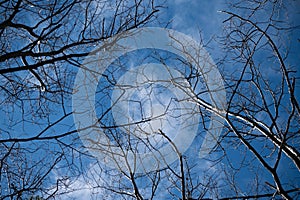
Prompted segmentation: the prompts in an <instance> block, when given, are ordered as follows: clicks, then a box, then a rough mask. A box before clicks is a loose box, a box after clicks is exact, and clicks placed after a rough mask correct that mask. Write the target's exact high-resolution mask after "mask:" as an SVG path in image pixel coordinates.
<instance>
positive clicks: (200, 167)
mask: <svg viewBox="0 0 300 200" xmlns="http://www.w3.org/2000/svg"><path fill="white" fill-rule="evenodd" d="M167 6H168V8H166V9H163V10H162V12H163V13H162V17H163V20H164V21H171V23H170V25H169V26H168V28H170V29H174V30H176V31H179V32H182V33H184V34H187V35H189V36H191V37H192V38H193V39H194V40H196V41H200V40H202V42H203V44H207V43H208V45H207V47H206V50H207V51H208V53H209V54H210V56H211V57H212V59H213V60H215V62H216V63H218V61H220V60H221V59H222V56H223V55H224V52H223V51H222V50H221V46H220V44H219V43H218V42H217V40H218V37H219V36H220V34H222V30H223V29H222V28H223V27H224V24H223V23H222V22H223V21H224V19H226V18H227V15H226V14H224V13H220V12H218V11H220V10H223V9H224V8H226V6H225V4H224V3H223V1H222V2H221V1H219V0H209V1H208V0H203V1H199V0H190V1H185V0H174V1H167ZM297 8H300V2H299V1H293V4H291V5H290V6H289V7H288V8H287V9H288V11H287V13H288V14H289V16H290V17H289V18H287V17H286V15H285V13H282V14H281V15H280V16H281V17H282V18H283V19H286V20H288V21H289V22H290V23H291V24H292V25H298V24H299V21H300V17H299V16H300V14H299V11H298V10H297ZM108 13H109V11H108ZM261 17H262V18H263V16H261ZM297 23H298V24H297ZM152 25H153V26H159V25H157V24H151V26H152ZM299 35H300V31H299V30H298V31H297V32H293V33H291V34H287V35H284V36H283V37H282V38H281V40H280V41H276V42H278V44H287V45H288V46H289V47H290V54H289V56H288V57H287V63H289V64H290V65H292V66H294V67H295V68H296V69H297V73H298V74H299V71H300V70H299V64H300V59H299V58H300V45H299V44H300V42H299V41H298V39H300V36H299ZM296 41H298V42H296ZM257 59H261V60H264V59H265V58H264V55H259V56H258V57H257ZM130 64H132V63H130ZM237 66H238V65H233V64H232V63H225V64H224V63H223V65H222V66H218V67H220V70H221V69H222V70H225V71H222V72H224V73H225V74H230V73H231V72H233V71H234V70H236V69H235V67H237ZM237 71H239V70H237ZM268 72H270V70H268V69H266V73H268ZM272 73H273V72H272ZM299 75H300V74H299ZM20 76H22V77H27V76H29V75H28V74H26V75H24V74H21V75H20ZM31 78H33V77H31ZM27 80H28V79H27ZM29 80H30V79H29ZM32 81H34V80H32ZM274 81H276V80H275V78H274ZM298 88H300V85H298ZM296 93H298V94H299V95H298V96H300V92H299V90H298V91H296ZM32 94H34V95H36V96H38V95H39V94H40V93H39V91H34V92H33V93H32ZM66 104H71V101H70V99H68V101H66ZM28 107H29V105H28ZM53 107H55V105H53ZM67 107H68V109H70V105H68V106H67ZM29 110H30V109H29ZM69 111H70V110H69ZM10 112H14V113H15V116H14V118H13V119H14V122H16V120H17V119H18V120H21V116H20V115H19V113H21V110H18V109H17V108H16V109H15V110H14V111H12V110H10ZM1 116H4V117H2V119H1V123H2V124H5V125H8V123H13V122H12V121H11V120H10V119H8V118H6V117H5V113H3V112H2V111H1ZM52 117H53V119H54V118H57V117H59V115H58V116H55V115H54V116H52ZM18 120H17V121H18ZM33 120H34V119H33ZM63 122H64V123H65V124H68V125H69V126H61V127H56V129H59V130H60V131H62V130H66V131H67V130H69V129H70V128H74V124H73V119H72V118H71V116H70V117H69V118H67V120H65V121H63ZM46 123H47V122H43V121H41V124H40V125H37V124H35V125H32V126H30V125H28V124H27V125H26V126H24V124H22V123H19V125H17V126H14V130H11V131H13V133H14V134H15V136H19V135H22V136H25V135H23V133H28V132H31V131H33V130H35V131H38V130H42V129H43V125H44V124H46ZM20 130H22V131H20ZM28 130H30V131H28ZM52 131H55V129H53V130H52ZM201 131H202V132H203V130H201ZM48 134H51V131H49V132H48ZM4 135H5V133H4ZM75 138H76V136H75ZM71 139H72V138H67V139H66V140H65V141H66V142H68V141H69V140H71ZM202 140H203V136H201V135H197V137H196V138H195V140H194V142H193V143H192V145H191V146H190V148H189V149H188V150H187V152H186V155H187V157H188V161H189V163H190V164H191V165H195V167H194V169H193V170H194V172H197V173H196V175H194V178H195V179H196V178H199V177H200V179H203V180H205V179H206V178H208V175H212V176H213V177H215V179H218V180H220V181H219V182H218V185H219V186H220V187H221V188H222V191H224V192H225V193H226V192H227V189H228V188H227V186H226V185H223V184H224V182H223V181H222V180H223V179H225V177H226V175H225V174H224V173H223V172H221V171H222V170H223V169H224V168H226V166H227V165H229V164H230V163H235V164H236V165H237V166H239V165H240V164H241V163H242V161H243V162H244V163H243V164H245V165H247V164H249V163H252V164H253V163H254V165H256V166H257V168H255V169H256V170H257V169H258V170H261V171H260V173H261V177H259V178H260V180H261V181H269V182H272V181H271V180H272V179H271V177H270V175H269V174H267V173H266V172H265V171H264V170H263V169H262V167H261V166H260V164H259V163H258V162H257V161H256V160H253V156H252V155H251V154H249V155H248V154H247V155H246V156H245V155H244V150H245V149H244V147H243V146H242V145H241V146H238V145H237V146H238V147H237V148H230V145H228V146H226V145H225V146H224V148H228V160H224V161H222V162H220V163H219V164H217V165H213V162H212V161H211V160H215V159H218V158H220V157H221V156H222V152H216V153H214V154H212V155H210V156H208V157H206V158H204V159H203V158H199V148H200V146H201V145H199V143H201V142H202ZM48 145H51V144H48ZM80 145H81V144H78V146H80ZM257 146H259V144H257ZM55 148H57V147H55ZM55 148H54V151H55ZM58 151H59V148H58ZM42 155H43V154H41V155H40V156H42ZM244 156H245V159H244ZM37 158H38V157H37ZM283 160H284V161H285V160H287V159H286V158H284V159H283ZM84 164H87V166H86V167H85V169H86V171H84V172H83V173H82V174H81V175H80V176H79V177H78V178H77V179H75V180H71V179H70V180H67V181H66V182H68V181H69V182H68V183H72V184H71V188H73V189H78V188H80V189H81V190H78V191H76V192H74V193H72V194H70V195H66V196H65V197H63V199H64V198H67V197H70V198H76V199H80V198H81V199H82V198H88V197H89V196H90V195H91V194H92V193H94V192H99V193H100V196H101V195H104V196H109V195H110V194H109V192H107V191H105V190H101V189H92V188H93V186H94V185H96V183H98V182H101V181H103V182H102V183H104V184H105V181H107V182H109V184H113V183H114V179H112V176H107V175H106V174H105V173H102V171H101V170H102V169H100V168H99V166H97V165H95V164H94V162H89V161H87V162H86V163H85V162H84ZM285 164H286V163H284V162H282V163H281V165H280V168H279V170H280V171H281V172H284V174H285V176H286V179H289V178H292V176H293V175H294V174H295V172H297V171H293V170H288V171H287V172H286V170H285ZM174 165H176V164H174ZM99 171H101V173H99ZM255 172H256V171H251V170H249V169H246V168H245V169H244V170H241V171H240V172H239V173H238V175H237V178H238V180H237V181H238V182H239V183H240V185H239V187H240V188H239V189H240V190H241V191H244V189H246V188H247V187H250V186H251V185H252V182H249V180H250V178H252V176H254V175H255ZM64 173H66V171H59V170H57V171H54V172H53V174H52V176H53V177H52V178H53V180H55V179H56V178H61V177H62V176H63V175H64ZM99 175H100V176H99ZM298 175H299V174H298ZM98 176H99V177H98ZM86 177H89V178H91V179H86ZM205 181H209V180H205ZM251 181H252V180H251ZM163 184H164V183H163ZM145 193H146V192H145ZM158 196H159V197H160V198H161V199H163V198H164V199H168V198H169V199H171V197H170V196H168V194H167V193H166V191H164V190H163V189H161V190H159V191H158ZM208 196H209V195H208ZM112 198H113V197H112Z"/></svg>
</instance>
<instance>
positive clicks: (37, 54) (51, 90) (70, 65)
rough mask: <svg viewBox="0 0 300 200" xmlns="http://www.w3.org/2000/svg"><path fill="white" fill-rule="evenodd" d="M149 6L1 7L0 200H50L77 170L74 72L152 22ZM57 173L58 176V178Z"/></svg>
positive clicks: (69, 2) (71, 0) (154, 8)
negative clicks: (114, 40) (93, 54)
mask: <svg viewBox="0 0 300 200" xmlns="http://www.w3.org/2000/svg"><path fill="white" fill-rule="evenodd" d="M159 8H160V6H159V5H157V4H156V2H154V1H151V0H150V1H133V2H132V1H123V0H120V1H118V0H116V1H77V0H65V1H27V0H26V1H24V0H18V1H5V0H4V1H1V2H0V12H1V22H0V40H1V56H0V62H1V67H0V74H1V75H0V76H1V78H0V80H1V84H0V87H1V90H0V93H1V95H0V96H1V97H0V102H1V103H0V104H1V128H0V134H1V138H0V149H1V156H0V159H1V163H0V180H1V186H0V196H1V197H0V198H1V199H29V198H30V197H31V196H35V197H38V196H40V197H43V198H45V199H46V198H51V197H53V196H55V195H56V193H59V191H58V189H59V188H60V186H61V185H63V184H66V180H67V177H68V176H74V177H76V176H77V175H78V174H80V173H82V171H81V167H80V166H81V165H82V162H83V161H81V157H82V156H83V155H85V151H84V150H83V149H82V148H81V146H82V145H81V143H80V140H79V138H78V135H77V130H76V129H75V127H74V126H73V125H72V118H71V117H72V110H71V105H70V98H71V94H72V89H73V88H72V84H73V80H74V76H75V75H76V71H77V68H78V67H79V66H80V64H81V61H82V60H83V59H84V57H85V56H86V55H88V54H89V52H90V51H91V49H92V48H94V46H96V45H99V44H101V42H102V41H103V40H104V39H106V38H109V37H111V36H113V35H115V34H118V33H121V32H123V31H126V30H130V29H133V28H138V27H141V26H144V25H145V24H146V23H150V22H151V21H153V20H155V18H156V13H157V12H158V11H159ZM58 171H61V173H62V174H64V175H62V176H61V175H60V174H57V175H55V174H56V173H58Z"/></svg>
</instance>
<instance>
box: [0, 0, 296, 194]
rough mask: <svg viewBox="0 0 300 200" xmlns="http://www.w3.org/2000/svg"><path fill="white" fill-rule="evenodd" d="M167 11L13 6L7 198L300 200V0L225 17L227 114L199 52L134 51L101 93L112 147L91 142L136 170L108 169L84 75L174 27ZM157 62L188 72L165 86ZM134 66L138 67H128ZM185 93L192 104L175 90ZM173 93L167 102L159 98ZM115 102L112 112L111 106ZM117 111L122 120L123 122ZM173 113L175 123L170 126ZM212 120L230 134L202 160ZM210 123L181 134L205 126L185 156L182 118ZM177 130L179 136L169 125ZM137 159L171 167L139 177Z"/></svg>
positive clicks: (3, 153) (124, 1)
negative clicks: (138, 38)
mask: <svg viewBox="0 0 300 200" xmlns="http://www.w3.org/2000/svg"><path fill="white" fill-rule="evenodd" d="M164 3H165V2H162V1H157V2H156V1H154V0H134V1H131V0H113V1H106V0H103V1H102V0H100V1H85V0H84V1H79V0H78V1H77V0H63V1H56V0H53V1H52V0H49V1H38V0H37V1H34V0H33V1H27V0H18V1H17V0H12V1H6V0H3V1H1V2H0V15H1V20H0V41H1V42H0V45H1V47H0V48H1V54H0V63H1V66H0V116H1V118H0V181H1V184H0V199H68V198H69V199H74V198H75V197H80V198H88V199H113V198H114V199H138V200H142V199H184V200H189V199H251V198H253V199H258V198H262V199H271V198H272V199H297V198H299V196H300V173H299V172H300V134H299V133H300V129H299V128H300V105H299V97H298V96H297V93H298V95H299V92H298V90H299V86H300V85H299V84H300V83H299V67H298V66H297V64H299V61H298V62H294V60H293V58H294V57H295V49H296V51H297V50H299V44H300V43H299V39H298V41H294V38H295V37H294V34H296V33H299V22H295V20H294V21H293V19H294V18H295V16H292V15H290V13H289V9H290V7H289V6H290V4H291V5H293V3H294V1H292V0H289V1H286V2H283V1H276V0H274V1H268V0H266V1H256V0H241V1H233V2H232V1H230V2H228V3H227V4H226V5H227V6H226V9H224V10H221V11H220V12H219V13H218V15H220V16H222V17H223V18H225V20H224V22H223V32H222V33H220V35H216V36H214V37H213V38H215V39H216V41H217V42H216V43H217V44H218V47H220V51H221V53H219V54H218V55H221V57H220V58H217V60H216V61H217V62H216V64H217V66H218V69H219V71H220V73H221V75H222V77H223V80H224V88H225V90H226V106H224V107H220V106H218V105H215V99H214V96H211V94H212V93H213V92H216V91H212V89H211V88H210V87H209V86H207V85H205V83H203V82H205V78H203V77H205V75H206V74H208V73H209V72H208V71H206V72H205V71H204V72H203V71H202V72H201V73H199V72H198V71H197V70H194V68H193V64H194V65H197V64H198V65H200V64H199V63H198V62H197V59H194V57H191V58H189V51H188V50H187V49H189V48H193V46H192V45H191V46H188V47H187V48H185V47H186V46H184V45H185V44H182V46H183V48H182V50H181V51H182V53H183V54H184V55H186V58H188V59H185V58H183V57H180V56H176V55H174V54H172V53H166V52H165V51H162V50H154V49H147V50H144V51H135V52H132V53H128V54H127V55H122V56H123V57H121V58H120V59H118V60H116V61H114V62H113V63H112V64H111V66H110V67H109V68H107V70H106V71H105V72H104V73H103V74H102V75H103V76H102V79H101V80H100V81H99V83H102V84H98V86H97V91H96V95H95V97H96V99H95V107H96V110H97V111H98V113H96V114H97V117H98V122H99V124H95V125H94V126H93V127H92V128H101V129H102V130H104V131H103V132H104V133H105V134H106V135H107V137H108V138H109V139H110V140H111V141H112V142H111V143H108V144H107V146H105V147H104V146H101V145H104V144H102V143H100V142H99V144H98V143H97V142H94V141H96V139H95V138H94V139H95V140H93V141H92V144H94V146H93V148H94V147H97V145H98V146H99V148H98V147H97V148H95V149H94V150H93V151H98V152H99V151H103V152H104V151H108V152H105V153H110V152H109V151H113V150H112V149H114V148H115V147H117V148H119V149H121V150H120V152H119V154H120V155H121V156H123V157H124V158H125V160H124V163H125V167H123V166H122V164H121V162H120V160H118V159H119V158H117V156H113V158H112V160H113V161H114V162H115V165H116V166H117V167H116V168H115V169H113V168H111V167H107V166H105V165H104V163H105V162H106V161H105V160H99V158H98V160H97V158H95V154H91V151H89V150H91V148H90V149H88V148H86V147H85V146H84V145H85V144H83V143H82V141H81V140H80V139H82V138H80V136H79V135H80V134H79V131H78V130H77V128H78V127H76V126H75V125H74V121H73V114H74V113H73V111H72V110H73V109H72V94H73V92H76V89H77V88H74V81H75V77H76V74H77V72H78V70H80V69H83V68H84V65H83V63H84V60H85V59H86V58H87V57H88V56H89V55H90V52H91V51H93V50H95V47H99V46H100V47H101V45H104V44H105V43H104V41H106V40H107V39H110V38H114V36H117V35H120V34H122V33H126V31H129V30H135V29H137V28H141V27H144V26H150V25H151V26H153V25H154V26H162V27H165V26H166V27H168V22H165V21H163V20H164V19H161V18H160V14H163V13H162V11H163V12H167V8H166V7H165V4H164ZM298 13H299V12H298ZM283 19H287V20H283ZM296 23H298V24H296ZM291 38H292V39H291ZM153 40H155V38H153ZM174 40H175V39H174ZM175 42H178V41H176V40H175ZM179 42H180V41H179ZM201 42H203V43H205V41H201ZM296 43H297V45H295V44H296ZM209 45H210V44H207V47H209ZM204 46H206V45H204ZM295 46H297V47H298V49H297V48H296V47H295ZM98 50H99V49H98ZM199 52H200V51H199ZM298 55H299V53H298ZM126 56H127V58H126ZM201 56H202V54H201ZM201 56H200V58H201V59H204V58H203V57H201ZM204 60H205V59H204ZM150 61H151V62H154V61H155V63H156V64H157V65H159V66H161V67H162V68H163V66H168V64H172V65H173V66H176V67H177V69H176V70H177V71H172V70H166V71H163V70H162V71H160V72H156V73H157V74H158V75H157V77H152V76H150V74H151V73H149V72H147V71H146V70H145V66H144V68H143V63H148V62H150ZM206 61H207V60H206ZM131 64H134V65H137V66H139V67H138V68H133V69H134V70H133V71H130V70H127V69H125V68H126V67H127V68H131V67H132V66H130V65H131ZM200 68H201V66H200ZM166 69H168V68H166ZM124 72H126V73H127V75H128V74H130V75H131V76H132V77H143V78H142V79H138V78H136V79H132V80H134V82H133V83H131V82H130V81H132V80H131V79H128V77H122V73H124ZM159 73H161V74H159ZM95 74H96V73H95ZM162 74H164V75H165V76H168V77H171V80H172V81H170V82H167V81H165V80H164V79H163V78H164V76H163V75H162ZM166 74H167V75H166ZM182 77H183V79H184V80H182ZM129 84H130V85H129ZM154 85H156V86H155V87H154ZM174 88H176V89H179V90H180V91H181V93H180V94H182V98H181V99H180V98H179V97H178V96H174V95H173V96H172V94H170V93H171V92H170V91H172V90H173V89H174ZM112 90H119V93H118V92H116V93H112V92H111V91H112ZM216 90H217V89H216ZM135 91H138V92H139V93H138V92H135ZM126 92H127V93H130V95H131V97H132V98H131V99H130V100H129V103H128V104H127V107H130V108H131V109H134V110H135V111H137V112H135V113H131V117H128V118H125V119H128V121H126V123H125V121H124V120H123V121H122V120H121V118H122V116H124V115H123V114H124V113H123V111H124V110H122V108H121V107H118V106H119V104H118V102H117V101H121V100H122V98H121V97H122V95H124V94H125V93H126ZM161 93H163V94H167V96H165V98H162V99H159V98H158V99H156V100H155V101H154V100H149V99H150V98H152V97H154V96H156V95H157V94H158V96H159V94H161ZM120 94H121V95H120ZM140 94H141V95H140ZM118 95H120V96H118ZM138 95H140V96H138ZM207 96H210V100H207V98H206V97H207ZM116 97H118V98H116ZM183 97H184V98H183ZM185 97H187V98H185ZM116 99H117V100H116ZM166 99H168V101H166ZM113 100H116V102H114V104H113V105H110V104H108V103H107V102H111V101H113ZM127 100H128V99H127ZM162 105H163V106H162ZM186 105H188V106H186ZM191 105H193V106H191ZM180 106H181V107H180ZM127 107H126V109H128V108H127ZM147 108H148V111H147ZM186 108H188V109H186ZM126 109H125V110H126ZM149 109H150V111H149ZM184 109H186V110H184ZM183 110H184V111H183ZM126 111H127V110H126ZM114 112H115V113H118V114H115V117H116V116H117V119H116V120H111V119H112V117H113V116H112V115H113V113H114ZM99 113H100V114H99ZM165 116H171V117H169V118H167V120H165V121H163V120H162V119H161V117H165ZM189 116H192V117H189ZM194 116H196V117H195V118H194ZM213 116H217V119H219V120H220V123H223V122H224V127H223V131H222V134H221V136H220V138H218V139H217V142H216V144H217V145H216V146H214V148H213V151H212V152H210V154H209V155H207V156H205V157H204V158H202V157H201V155H200V156H199V148H200V146H201V145H200V143H201V142H203V140H205V139H204V137H203V136H202V134H205V133H206V132H208V133H207V134H209V121H210V120H211V119H212V118H213ZM198 118H199V123H198V122H197V124H196V125H195V124H192V123H189V124H188V125H187V126H185V128H186V129H182V130H193V128H195V127H196V128H198V127H199V130H198V132H197V135H195V138H194V141H193V143H191V147H190V148H189V149H188V150H187V151H186V152H181V151H180V147H178V145H177V143H176V142H174V141H173V139H174V135H172V134H173V132H172V131H176V125H177V123H179V122H180V120H179V119H184V120H185V121H188V120H194V119H198ZM195 121H196V120H195ZM118 122H119V123H118ZM188 122H190V121H188ZM181 123H182V124H185V123H184V122H182V121H181ZM149 124H150V125H149ZM165 124H168V128H165V129H163V128H160V127H164V125H165ZM172 125H174V127H175V128H173V129H172ZM180 130H181V129H180ZM133 132H134V134H132V133H133ZM99 141H100V140H99ZM93 142H94V143H93ZM100 144H101V145H100ZM165 144H169V145H170V147H171V149H173V151H174V152H175V155H176V156H175V157H176V160H175V161H174V162H171V163H169V162H168V159H169V158H167V157H166V156H165V154H164V153H163V152H160V151H159V149H160V147H161V146H163V145H165ZM105 145H106V144H105ZM107 149H108V150H107ZM128 152H130V153H131V154H132V157H134V158H135V159H136V157H138V155H139V154H140V153H143V152H152V153H153V152H155V153H156V154H155V155H156V158H157V159H158V160H159V161H161V160H162V161H161V163H164V166H163V167H162V168H160V167H159V166H156V167H157V170H150V171H147V170H145V173H140V172H136V171H135V168H134V167H133V168H132V165H131V164H130V160H129V159H127V158H128V157H127V156H128ZM133 160H134V159H133ZM145 160H147V159H146V158H145ZM170 160H172V159H170ZM145 163H146V162H145ZM148 164H149V163H147V164H145V165H144V166H142V167H144V168H147V167H149V166H148ZM87 193H88V196H85V195H86V194H87Z"/></svg>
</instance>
